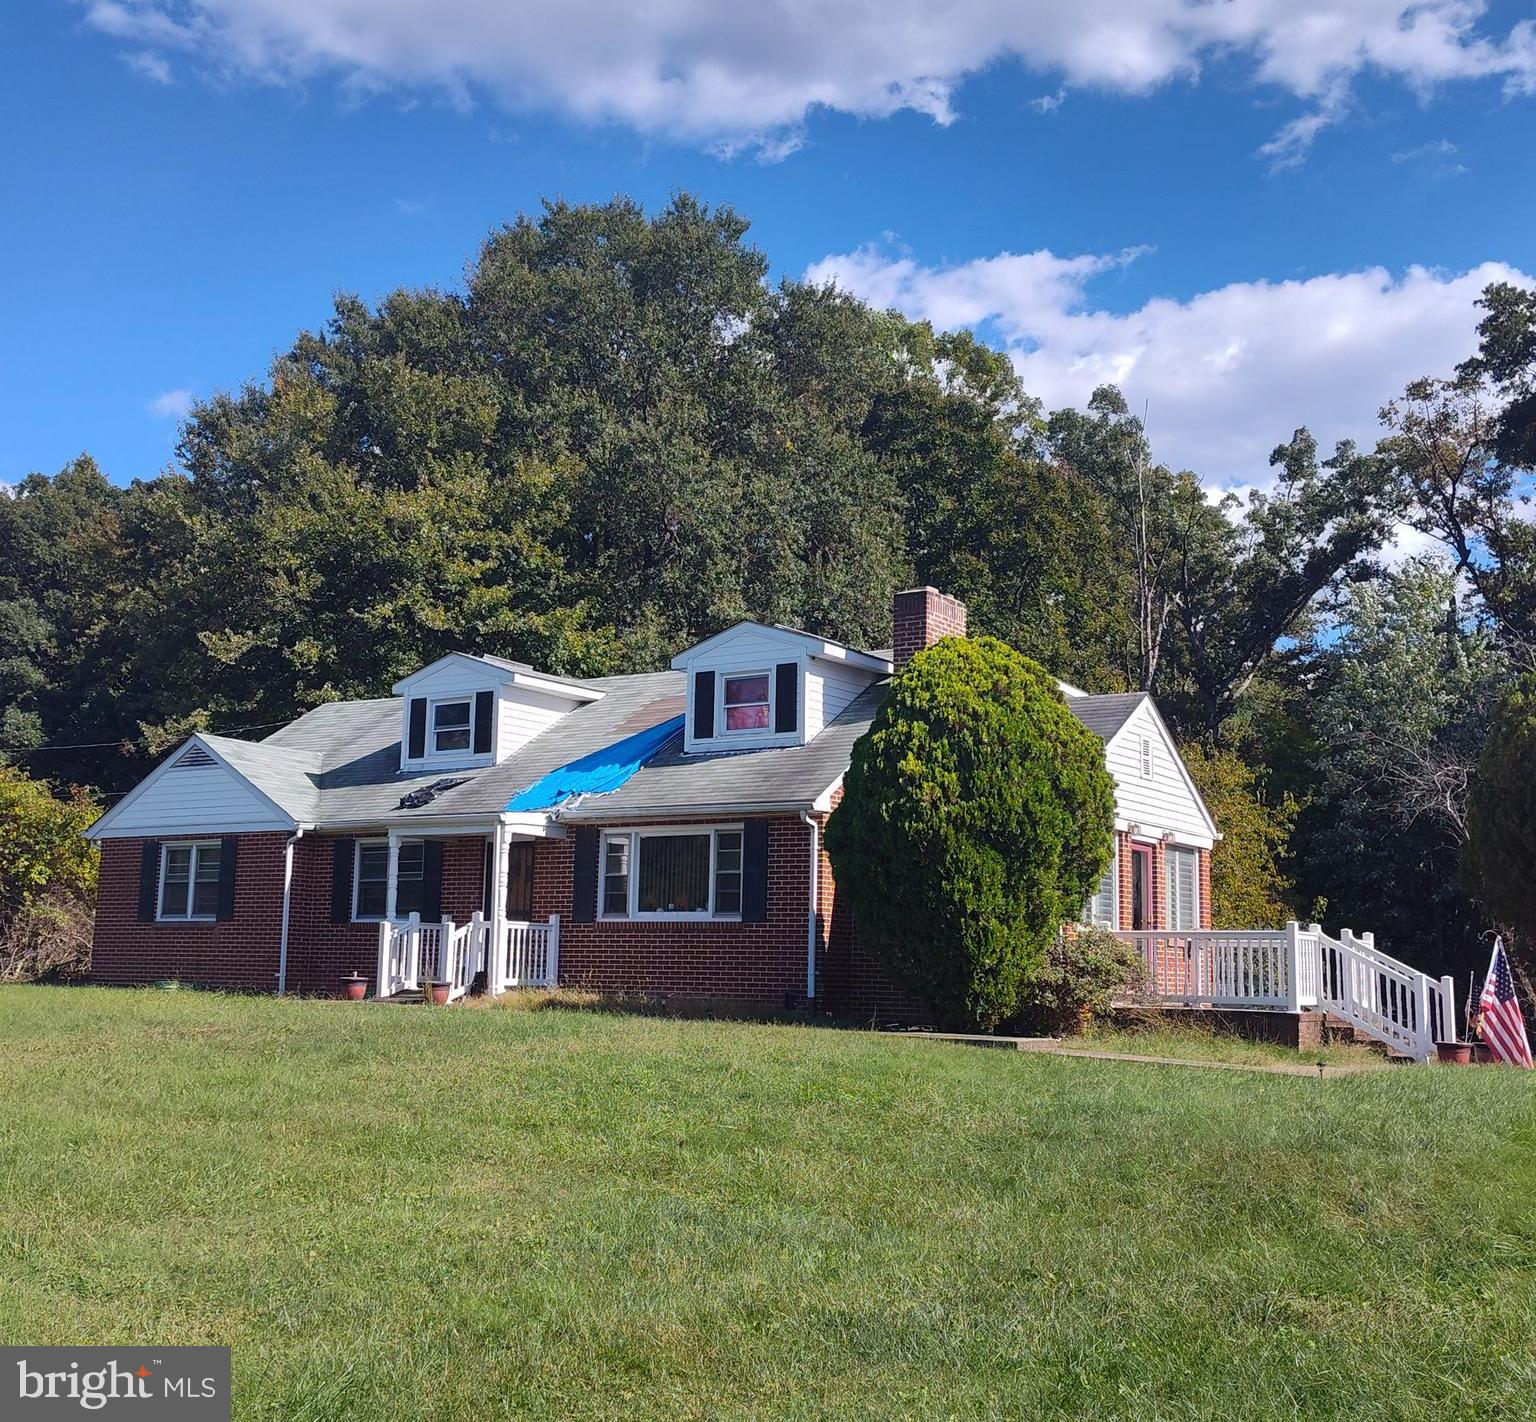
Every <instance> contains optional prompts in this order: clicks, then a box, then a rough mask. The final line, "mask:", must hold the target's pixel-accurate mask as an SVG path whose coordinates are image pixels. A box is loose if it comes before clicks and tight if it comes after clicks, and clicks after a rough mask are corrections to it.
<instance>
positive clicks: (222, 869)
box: [214, 834, 240, 923]
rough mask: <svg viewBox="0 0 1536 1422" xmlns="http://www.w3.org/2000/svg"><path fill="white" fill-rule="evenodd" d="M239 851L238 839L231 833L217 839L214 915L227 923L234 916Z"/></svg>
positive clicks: (221, 921)
mask: <svg viewBox="0 0 1536 1422" xmlns="http://www.w3.org/2000/svg"><path fill="white" fill-rule="evenodd" d="M239 852H240V840H239V838H238V837H237V836H235V835H232V834H227V835H225V836H224V837H223V838H222V839H221V840H220V841H219V908H218V912H217V913H216V914H215V915H214V917H215V918H217V919H218V921H219V922H220V923H228V922H229V921H230V920H231V919H232V918H234V916H235V856H236V855H237V854H238V853H239Z"/></svg>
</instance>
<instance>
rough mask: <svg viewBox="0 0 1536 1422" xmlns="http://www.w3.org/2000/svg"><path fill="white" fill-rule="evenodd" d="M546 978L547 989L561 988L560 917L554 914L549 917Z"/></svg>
mask: <svg viewBox="0 0 1536 1422" xmlns="http://www.w3.org/2000/svg"><path fill="white" fill-rule="evenodd" d="M544 971H545V976H546V977H547V978H548V981H547V982H546V983H545V984H544V986H545V987H552V988H554V987H559V986H560V915H559V914H557V913H552V914H550V916H549V959H548V964H547V966H546V968H545V970H544Z"/></svg>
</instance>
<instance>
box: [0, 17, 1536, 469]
mask: <svg viewBox="0 0 1536 1422" xmlns="http://www.w3.org/2000/svg"><path fill="white" fill-rule="evenodd" d="M1040 5H1045V9H1044V10H1040V11H1039V14H1037V15H1036V17H1035V18H1036V19H1037V20H1038V21H1039V23H1038V24H1036V25H1035V26H1034V27H1033V28H1030V27H1027V26H1026V27H1024V28H1022V29H1020V28H1018V27H1017V25H1016V23H1015V22H1016V19H1017V15H1019V14H1024V13H1025V12H1028V11H1030V10H1031V9H1032V8H1035V9H1038V7H1039V6H1040ZM737 8H739V7H725V6H711V5H708V4H705V3H704V0H686V3H680V4H676V5H670V6H668V7H667V14H666V17H665V18H661V19H656V20H654V21H653V20H651V19H649V18H648V17H647V14H646V7H643V6H635V5H629V6H616V7H615V8H613V9H610V7H609V6H608V5H607V4H606V3H604V0H590V3H583V4H580V5H572V4H569V3H568V4H565V5H563V6H546V5H545V4H544V3H543V0H528V3H527V4H526V5H524V6H520V7H509V6H505V5H502V4H501V3H499V0H446V3H442V4H440V5H438V6H437V7H436V9H435V11H434V19H433V20H432V22H431V23H430V24H429V25H427V26H426V27H425V28H423V22H422V18H421V16H422V12H423V10H424V7H422V6H421V5H419V4H411V3H409V0H374V4H373V5H372V6H371V7H357V6H354V5H350V4H347V3H345V0H20V3H18V4H14V5H12V6H10V7H8V8H7V10H6V12H5V15H4V18H3V19H0V80H3V82H0V133H3V134H4V135H5V137H4V140H3V142H0V185H3V186H0V191H3V193H4V200H3V206H0V257H3V258H4V262H5V270H6V272H7V275H8V281H7V283H6V286H5V291H4V297H3V305H0V319H3V325H4V329H5V331H6V332H7V334H8V336H9V339H8V340H7V341H6V342H5V345H4V348H3V354H0V482H9V481H14V480H15V479H17V478H19V477H20V476H22V475H24V474H25V473H27V472H29V471H32V470H43V471H49V472H52V471H54V470H56V469H57V468H58V467H59V466H60V465H62V464H63V463H64V462H65V461H66V460H68V459H69V458H71V457H72V456H73V455H75V454H77V453H79V452H80V451H82V450H89V451H90V452H91V453H92V454H94V455H95V456H96V457H97V459H98V460H99V461H100V462H101V463H102V465H103V467H104V468H105V469H106V470H107V472H108V473H109V474H110V475H111V477H113V478H114V479H117V480H119V481H126V480H127V479H129V478H132V477H136V476H149V475H152V474H154V473H155V472H157V471H158V470H159V469H160V468H161V467H163V466H164V465H165V464H166V463H167V462H169V461H170V460H171V459H172V458H173V450H174V444H175V438H176V415H177V412H178V411H179V410H180V409H181V408H183V406H184V403H185V401H186V399H187V398H188V396H198V395H204V394H207V393H209V392H210V391H212V390H214V389H216V388H219V387H230V386H238V385H239V384H240V383H241V382H243V381H245V380H248V379H253V378H260V377H261V376H262V375H263V373H264V371H265V368H266V365H267V362H268V361H269V360H270V358H271V357H272V355H273V354H274V353H275V352H276V351H278V350H279V349H281V348H283V347H285V346H286V345H287V344H288V343H289V342H290V341H291V339H292V337H293V335H294V334H295V333H296V332H297V331H298V330H299V329H300V328H301V327H305V326H311V327H313V326H317V325H319V324H321V323H323V321H324V320H325V317H326V315H327V312H328V309H329V304H330V300H331V295H332V293H333V292H334V291H336V290H338V289H345V290H351V291H356V292H359V293H361V294H362V295H363V296H365V297H367V298H370V299H371V298H376V297H378V296H379V295H380V294H382V293H383V292H385V291H387V290H389V289H390V288H391V287H393V286H396V285H400V284H406V285H419V284H425V283H434V284H452V283H455V282H457V281H458V279H459V277H460V274H461V273H462V271H463V268H464V264H465V262H466V260H467V259H468V258H469V257H470V256H471V255H472V254H473V252H474V250H475V248H476V246H477V245H478V243H479V242H480V240H481V239H482V238H483V237H484V235H485V234H486V232H487V231H488V230H489V229H490V228H491V227H492V226H494V225H495V224H497V223H499V222H502V221H506V220H509V219H511V218H512V217H513V216H515V215H516V214H517V213H518V212H519V211H523V210H529V209H534V208H536V206H537V204H538V202H539V200H540V198H541V196H544V195H549V196H562V197H565V198H567V199H570V200H573V201H594V200H602V199H605V198H607V197H609V196H611V195H612V194H614V193H621V192H622V193H631V194H633V195H635V196H636V197H638V198H639V199H641V200H642V201H644V202H645V203H647V204H650V205H654V204H657V203H660V202H662V201H664V200H665V198H666V196H667V194H668V193H669V192H671V191H673V190H675V189H679V188H686V189H689V190H691V191H693V192H695V193H697V194H699V195H700V196H701V197H703V198H704V199H705V200H707V201H710V202H725V203H730V204H732V205H734V206H735V207H736V208H737V209H738V210H739V211H741V212H742V213H743V214H744V215H745V216H747V217H748V218H749V219H750V220H751V221H752V224H753V231H752V239H753V240H754V241H755V242H757V243H758V244H759V245H760V246H761V247H762V248H763V249H764V250H765V251H766V253H767V254H768V256H769V258H770V259H771V261H772V263H773V265H774V268H775V271H776V272H777V273H782V274H789V275H795V276H799V275H802V274H804V273H805V272H807V271H808V270H809V271H814V272H815V273H816V274H818V275H820V276H823V277H831V278H836V279H838V280H840V281H842V282H843V283H844V284H845V285H849V286H851V287H853V288H854V289H856V290H859V291H860V292H861V293H862V294H865V295H867V296H868V297H870V298H871V299H874V300H878V301H880V302H882V304H895V305H900V306H902V307H903V308H904V309H907V310H908V311H910V312H912V313H913V314H915V315H922V316H928V317H930V318H932V319H934V320H936V321H938V322H939V323H941V324H946V325H953V324H976V325H978V326H979V327H980V329H982V330H983V331H984V333H986V334H987V335H988V337H989V338H990V339H993V340H996V341H997V342H998V343H1000V344H1002V345H1004V346H1005V347H1007V348H1008V349H1010V351H1012V352H1013V354H1014V356H1015V360H1016V362H1017V363H1018V365H1019V368H1020V370H1021V373H1022V374H1023V375H1024V377H1025V380H1026V383H1027V384H1028V385H1029V387H1030V388H1031V389H1033V390H1035V391H1036V392H1037V393H1039V394H1040V395H1041V396H1042V397H1043V398H1045V399H1046V400H1047V402H1048V403H1049V404H1059V403H1064V402H1066V401H1069V400H1081V399H1082V398H1084V397H1085V396H1086V393H1087V391H1088V390H1089V389H1091V387H1092V384H1093V383H1095V382H1096V381H1097V380H1098V379H1101V378H1113V379H1116V380H1118V381H1119V382H1120V383H1122V384H1123V385H1124V386H1125V388H1126V390H1127V393H1128V394H1129V396H1130V397H1131V398H1132V400H1133V401H1135V402H1136V404H1137V406H1138V408H1139V407H1140V405H1141V403H1142V402H1143V401H1145V402H1146V403H1147V406H1148V410H1149V420H1150V428H1151V432H1152V435H1153V440H1154V444H1155V445H1156V446H1157V447H1158V451H1159V453H1160V455H1162V457H1164V458H1167V459H1169V460H1170V461H1171V462H1174V463H1180V464H1189V465H1191V466H1193V467H1195V468H1197V469H1199V470H1200V471H1201V472H1202V473H1203V474H1205V475H1206V477H1208V478H1209V479H1210V480H1211V481H1212V482H1213V483H1247V482H1253V481H1256V480H1261V479H1262V470H1263V467H1264V454H1265V453H1266V452H1267V450H1268V449H1269V448H1270V447H1271V446H1273V445H1274V444H1275V443H1276V442H1277V441H1278V440H1279V439H1281V438H1283V437H1285V436H1286V435H1288V434H1289V431H1290V429H1291V427H1292V426H1293V425H1295V424H1298V423H1303V422H1306V423H1310V424H1311V425H1312V426H1313V428H1314V429H1315V430H1316V431H1317V432H1318V433H1319V435H1320V436H1321V437H1322V438H1324V439H1325V440H1331V439H1333V438H1335V437H1338V436H1341V435H1345V434H1351V435H1356V436H1366V437H1368V436H1369V434H1370V432H1371V429H1372V428H1373V414H1374V411H1375V409H1376V407H1377V406H1378V405H1379V404H1380V403H1381V401H1382V400H1384V399H1386V398H1387V397H1389V396H1390V395H1392V394H1393V393H1395V392H1396V391H1397V390H1398V389H1399V388H1400V387H1401V384H1402V383H1403V381H1404V380H1406V379H1407V378H1410V377H1411V376H1413V375H1415V374H1419V373H1429V372H1433V371H1438V370H1445V369H1448V367H1449V365H1450V364H1451V363H1453V362H1454V361H1455V360H1456V359H1459V358H1460V357H1462V356H1463V355H1465V354H1466V353H1467V352H1468V351H1469V350H1470V348H1471V343H1472V334H1471V333H1472V327H1473V325H1474V324H1475V320H1476V313H1475V311H1474V309H1473V307H1472V298H1473V296H1475V293H1476V291H1477V290H1478V289H1479V288H1480V286H1481V285H1482V284H1483V283H1484V282H1485V281H1486V280H1488V279H1491V278H1492V277H1494V276H1506V275H1512V276H1514V277H1515V278H1516V279H1519V278H1520V277H1521V276H1523V274H1525V273H1531V272H1536V250H1533V247H1536V221H1533V219H1536V181H1533V179H1536V171H1533V170H1536V27H1528V28H1522V23H1524V24H1525V25H1526V26H1530V22H1529V21H1524V22H1522V11H1521V9H1520V8H1518V7H1511V6H1502V7H1501V6H1492V7H1489V8H1488V9H1486V10H1484V11H1482V12H1478V11H1477V9H1476V7H1475V6H1472V5H1468V4H1465V3H1459V2H1458V0H1431V3H1429V4H1428V5H1427V6H1421V7H1419V9H1418V10H1416V11H1414V12H1413V15H1416V16H1417V17H1418V18H1416V19H1415V18H1413V15H1410V16H1409V18H1408V19H1406V20H1405V19H1404V18H1403V16H1404V14H1407V7H1406V6H1399V5H1398V4H1397V3H1396V0H1337V3H1335V4H1333V5H1330V6H1327V7H1320V9H1319V14H1321V15H1323V16H1324V17H1326V18H1327V20H1328V23H1327V24H1326V25H1323V26H1322V27H1321V31H1319V29H1318V27H1317V26H1310V27H1309V26H1300V27H1299V28H1296V27H1294V26H1290V25H1289V22H1288V20H1287V17H1289V20H1295V19H1296V17H1297V15H1298V14H1299V13H1300V11H1301V9H1302V8H1303V4H1302V0H1295V3H1293V4H1291V3H1288V4H1286V5H1281V4H1280V3H1279V0H1273V3H1268V0H1233V3H1232V4H1231V5H1230V6H1228V7H1225V8H1224V7H1215V10H1216V11H1219V12H1220V13H1221V15H1222V16H1223V23H1225V24H1228V25H1229V28H1230V32H1223V33H1222V34H1220V35H1217V36H1216V37H1215V38H1212V37H1211V36H1210V35H1209V34H1208V33H1206V32H1205V31H1203V30H1201V29H1199V28H1198V26H1199V25H1200V24H1206V23H1207V20H1206V19H1205V18H1204V16H1203V14H1202V13H1201V12H1200V11H1197V10H1196V9H1194V8H1192V7H1191V6H1190V5H1189V3H1188V0H1080V3H1079V4H1077V5H1074V6H1072V7H1062V6H1060V5H1055V4H1049V3H1047V0H1020V3H1019V4H1017V5H1013V6H1009V7H1004V8H1005V9H1006V10H1007V12H1008V17H1004V18H999V15H998V13H996V7H992V6H988V5H974V6H972V5H959V6H954V7H951V9H950V11H949V12H948V17H947V18H946V19H945V20H942V21H935V20H934V18H933V11H932V7H928V6H924V5H923V4H922V3H920V0H890V3H888V4H884V5H881V6H871V7H864V6H858V5H847V6H831V5H829V6H825V7H820V11H819V14H818V17H817V18H816V20H815V22H814V27H813V28H811V29H809V30H805V31H804V32H800V31H797V29H796V26H801V27H802V28H803V27H804V26H805V25H806V24H807V23H808V22H807V20H806V18H805V12H806V11H807V10H810V9H817V7H789V6H786V7H784V13H783V14H782V15H780V14H779V13H778V11H779V10H780V8H781V7H780V5H778V4H776V3H772V2H771V0H765V3H764V4H763V5H762V6H760V7H755V8H754V11H753V14H752V16H751V17H750V18H743V17H741V16H736V15H734V11H735V9H737ZM359 9H361V10H363V11H366V12H368V16H369V18H368V19H367V21H366V22H357V21H355V19H354V12H355V11H358V10H359ZM1204 9H1205V10H1206V11H1210V10H1211V7H1204ZM514 10H515V11H517V15H516V17H515V18H513V17H511V15H510V14H509V12H512V11H514ZM546 10H547V12H548V13H547V14H546V13H544V12H545V11H546ZM683 12H689V13H690V14H691V18H689V15H688V14H685V15H684V18H683V19H682V20H680V19H679V18H678V17H679V14H680V13H683ZM695 12H696V13H695ZM1271 12H1273V14H1274V15H1276V16H1278V17H1279V18H1271V17H1270V15H1271ZM1399 12H1401V13H1399ZM1426 15H1427V16H1428V19H1426ZM1042 16H1044V17H1045V18H1043V19H1042V18H1041V17H1042ZM582 17H585V20H583V18H582ZM1010 17H1011V18H1010ZM1025 18H1028V16H1027V15H1026V16H1025ZM1429 21H1433V24H1430V23H1429ZM349 25H352V26H353V30H352V31H349V30H348V26H349ZM1318 33H1321V35H1322V37H1321V38H1319V37H1318Z"/></svg>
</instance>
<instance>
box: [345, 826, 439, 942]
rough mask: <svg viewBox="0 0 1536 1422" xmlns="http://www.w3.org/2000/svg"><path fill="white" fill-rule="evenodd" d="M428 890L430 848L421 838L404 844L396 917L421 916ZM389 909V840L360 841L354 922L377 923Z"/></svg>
mask: <svg viewBox="0 0 1536 1422" xmlns="http://www.w3.org/2000/svg"><path fill="white" fill-rule="evenodd" d="M425 888H426V849H425V846H424V845H423V843H422V841H421V840H419V839H402V840H401V841H400V862H399V867H398V869H397V871H396V876H395V917H396V918H405V917H406V916H407V915H408V914H413V913H420V912H421V906H422V903H423V901H424V898H425V892H424V891H425ZM388 907H389V841H388V840H387V839H360V840H358V842H357V859H356V862H355V863H354V865H353V870H352V921H353V922H354V923H377V922H379V921H380V920H381V919H382V918H383V917H384V911H385V910H386V909H387V908H388Z"/></svg>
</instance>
